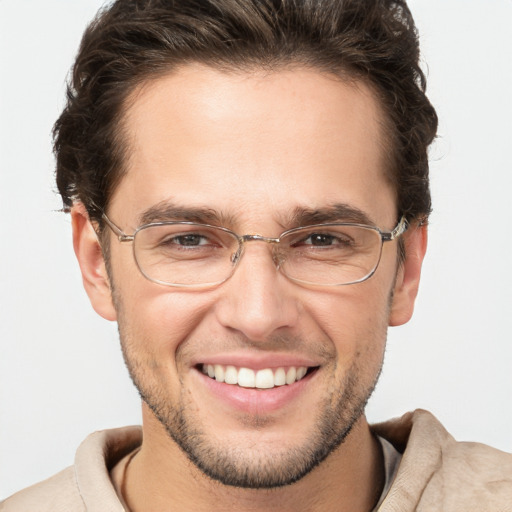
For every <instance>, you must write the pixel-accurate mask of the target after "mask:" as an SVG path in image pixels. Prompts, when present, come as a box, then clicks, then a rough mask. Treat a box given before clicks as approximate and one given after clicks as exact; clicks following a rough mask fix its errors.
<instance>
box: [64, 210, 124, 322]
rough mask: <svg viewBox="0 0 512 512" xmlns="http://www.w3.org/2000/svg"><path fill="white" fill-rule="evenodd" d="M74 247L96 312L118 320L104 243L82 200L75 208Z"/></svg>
mask: <svg viewBox="0 0 512 512" xmlns="http://www.w3.org/2000/svg"><path fill="white" fill-rule="evenodd" d="M71 221H72V225H73V247H74V249H75V254H76V257H77V259H78V264H79V265H80V270H81V272H82V281H83V284H84V288H85V291H86V292H87V295H88V296H89V300H90V301H91V304H92V307H93V308H94V311H96V313H98V314H99V315H100V316H102V317H103V318H105V319H106V320H112V321H113V320H116V311H115V308H114V304H113V301H112V290H111V287H110V281H109V278H108V275H107V269H106V266H105V260H104V258H103V253H102V251H101V246H100V242H99V240H98V236H97V235H96V231H95V230H94V228H93V226H92V224H91V221H90V220H89V215H88V214H87V210H86V209H85V206H84V205H83V204H82V203H75V204H74V205H73V207H72V209H71Z"/></svg>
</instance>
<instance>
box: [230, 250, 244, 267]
mask: <svg viewBox="0 0 512 512" xmlns="http://www.w3.org/2000/svg"><path fill="white" fill-rule="evenodd" d="M243 252H244V246H243V245H239V246H238V249H237V250H236V252H234V253H233V254H232V255H231V258H230V260H231V265H233V267H236V265H238V262H239V261H240V258H241V257H242V253H243Z"/></svg>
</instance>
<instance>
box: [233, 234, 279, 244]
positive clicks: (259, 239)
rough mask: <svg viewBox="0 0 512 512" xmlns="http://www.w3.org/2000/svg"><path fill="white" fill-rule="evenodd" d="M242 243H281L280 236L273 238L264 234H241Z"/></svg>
mask: <svg viewBox="0 0 512 512" xmlns="http://www.w3.org/2000/svg"><path fill="white" fill-rule="evenodd" d="M239 238H240V243H241V245H243V244H244V243H246V242H265V243H267V244H276V245H277V244H279V242H280V239H279V238H272V237H269V236H262V235H241V236H240V237H239Z"/></svg>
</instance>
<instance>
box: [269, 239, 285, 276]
mask: <svg viewBox="0 0 512 512" xmlns="http://www.w3.org/2000/svg"><path fill="white" fill-rule="evenodd" d="M285 259H286V254H285V253H284V252H283V250H282V249H281V248H280V247H279V245H277V244H276V245H274V246H273V247H272V260H273V261H274V265H275V266H276V268H277V270H279V269H280V268H281V265H282V264H283V263H284V260H285Z"/></svg>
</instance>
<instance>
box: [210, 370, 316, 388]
mask: <svg viewBox="0 0 512 512" xmlns="http://www.w3.org/2000/svg"><path fill="white" fill-rule="evenodd" d="M201 370H202V372H203V373H204V374H205V375H208V376H209V377H210V378H212V379H215V380H216V381H217V382H225V383H226V384H237V385H238V386H241V387H243V388H257V389H270V388H273V387H275V386H284V385H285V384H288V385H290V384H293V383H294V382H296V381H298V380H301V379H303V378H304V376H305V375H306V373H307V371H308V369H307V367H306V366H297V367H296V366H290V367H288V368H286V369H285V368H276V369H272V368H264V369H262V370H258V371H254V370H252V369H251V368H236V367H235V366H231V365H228V366H223V365H220V364H216V365H213V364H203V365H202V367H201Z"/></svg>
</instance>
